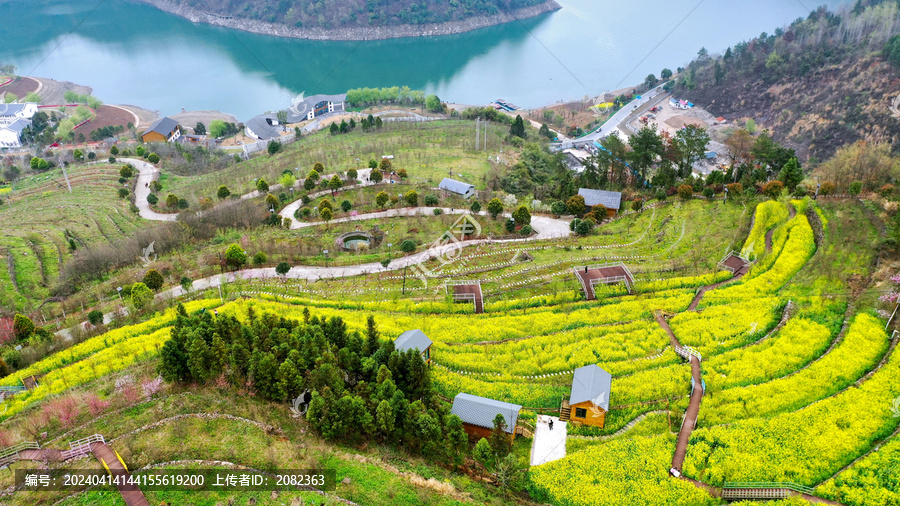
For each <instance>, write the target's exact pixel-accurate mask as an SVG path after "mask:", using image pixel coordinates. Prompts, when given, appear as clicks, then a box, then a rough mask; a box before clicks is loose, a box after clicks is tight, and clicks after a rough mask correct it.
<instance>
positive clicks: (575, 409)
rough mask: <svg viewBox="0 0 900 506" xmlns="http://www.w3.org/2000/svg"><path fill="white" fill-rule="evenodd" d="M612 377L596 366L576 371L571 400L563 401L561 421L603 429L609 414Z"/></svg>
mask: <svg viewBox="0 0 900 506" xmlns="http://www.w3.org/2000/svg"><path fill="white" fill-rule="evenodd" d="M611 386H612V375H611V374H610V373H608V372H606V371H604V370H603V369H601V368H599V367H597V366H596V365H594V364H591V365H586V366H584V367H579V368H578V369H575V376H574V377H573V378H572V391H571V392H570V394H569V400H568V401H563V405H562V407H561V408H560V412H559V419H560V420H564V421H570V420H571V421H573V422H578V423H583V424H585V425H593V426H594V427H600V428H602V427H603V425H604V424H605V423H606V413H607V412H609V393H610V388H611Z"/></svg>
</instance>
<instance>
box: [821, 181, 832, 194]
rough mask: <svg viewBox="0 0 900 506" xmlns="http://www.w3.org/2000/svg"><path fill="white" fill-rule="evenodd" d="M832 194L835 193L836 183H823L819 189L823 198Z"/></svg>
mask: <svg viewBox="0 0 900 506" xmlns="http://www.w3.org/2000/svg"><path fill="white" fill-rule="evenodd" d="M832 193H834V183H831V182H829V181H825V182H824V183H822V186H821V187H819V195H822V196H823V197H827V196H829V195H831V194H832Z"/></svg>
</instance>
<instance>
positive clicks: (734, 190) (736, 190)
mask: <svg viewBox="0 0 900 506" xmlns="http://www.w3.org/2000/svg"><path fill="white" fill-rule="evenodd" d="M725 188H727V189H728V195H730V196H731V198H732V199H736V198H738V197H740V196H741V194H742V193H744V185H742V184H741V183H731V184H729V185H725Z"/></svg>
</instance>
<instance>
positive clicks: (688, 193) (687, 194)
mask: <svg viewBox="0 0 900 506" xmlns="http://www.w3.org/2000/svg"><path fill="white" fill-rule="evenodd" d="M693 196H694V189H693V188H692V187H691V186H690V185H687V184H683V185H680V186H679V187H678V198H680V199H681V200H690V198H691V197H693Z"/></svg>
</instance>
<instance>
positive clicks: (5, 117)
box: [0, 102, 38, 126]
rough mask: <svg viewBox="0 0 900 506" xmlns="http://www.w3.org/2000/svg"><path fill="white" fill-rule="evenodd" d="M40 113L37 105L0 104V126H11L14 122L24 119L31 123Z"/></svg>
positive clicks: (30, 103) (29, 103)
mask: <svg viewBox="0 0 900 506" xmlns="http://www.w3.org/2000/svg"><path fill="white" fill-rule="evenodd" d="M37 111H38V106H37V104H35V103H33V102H28V103H25V104H0V126H6V125H11V124H12V123H13V122H14V121H16V120H20V119H24V120H28V121H31V118H32V116H34V115H35V113H36V112H37Z"/></svg>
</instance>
